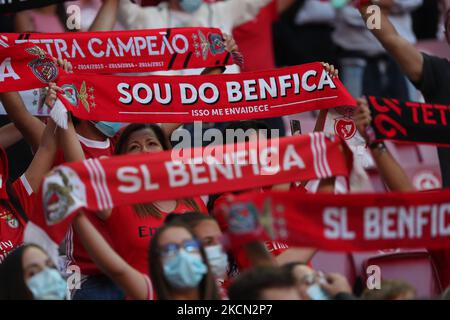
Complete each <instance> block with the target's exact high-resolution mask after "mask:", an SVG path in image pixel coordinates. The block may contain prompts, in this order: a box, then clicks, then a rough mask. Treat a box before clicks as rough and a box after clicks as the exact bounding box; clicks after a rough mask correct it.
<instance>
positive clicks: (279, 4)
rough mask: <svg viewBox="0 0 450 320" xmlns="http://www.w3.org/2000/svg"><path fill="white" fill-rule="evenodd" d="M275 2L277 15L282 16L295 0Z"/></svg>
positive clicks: (278, 0)
mask: <svg viewBox="0 0 450 320" xmlns="http://www.w3.org/2000/svg"><path fill="white" fill-rule="evenodd" d="M276 1H277V11H278V14H282V13H283V12H284V11H286V10H287V9H289V8H290V6H292V5H293V4H294V3H295V2H296V0H276Z"/></svg>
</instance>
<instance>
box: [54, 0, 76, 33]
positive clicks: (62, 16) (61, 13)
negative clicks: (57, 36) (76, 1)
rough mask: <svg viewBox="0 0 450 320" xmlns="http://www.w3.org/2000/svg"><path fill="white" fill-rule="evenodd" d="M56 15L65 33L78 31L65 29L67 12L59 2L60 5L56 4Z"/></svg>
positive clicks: (67, 17)
mask: <svg viewBox="0 0 450 320" xmlns="http://www.w3.org/2000/svg"><path fill="white" fill-rule="evenodd" d="M56 15H57V16H58V20H59V22H60V23H61V25H62V26H63V28H64V30H65V31H66V32H73V31H78V30H75V29H73V30H71V29H68V28H67V24H66V22H67V20H68V19H69V16H68V15H67V11H66V7H65V6H64V3H62V2H61V3H58V4H56Z"/></svg>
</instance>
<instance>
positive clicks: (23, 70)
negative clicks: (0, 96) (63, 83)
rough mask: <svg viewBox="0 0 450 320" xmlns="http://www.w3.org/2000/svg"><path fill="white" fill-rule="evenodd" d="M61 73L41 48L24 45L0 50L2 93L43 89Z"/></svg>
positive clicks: (0, 88) (0, 90) (0, 84)
mask: <svg viewBox="0 0 450 320" xmlns="http://www.w3.org/2000/svg"><path fill="white" fill-rule="evenodd" d="M0 39H1V38H0ZM0 44H1V41H0ZM61 72H63V71H62V70H61V69H60V68H59V67H58V66H57V64H56V63H55V61H54V60H53V58H52V57H50V56H48V55H47V54H46V53H45V51H43V50H41V49H40V48H39V47H36V46H33V45H30V44H24V45H18V46H13V47H9V48H6V49H0V92H9V91H21V90H28V89H34V88H43V87H46V86H47V85H48V83H49V82H54V81H55V80H56V78H57V77H58V76H59V75H60V74H61Z"/></svg>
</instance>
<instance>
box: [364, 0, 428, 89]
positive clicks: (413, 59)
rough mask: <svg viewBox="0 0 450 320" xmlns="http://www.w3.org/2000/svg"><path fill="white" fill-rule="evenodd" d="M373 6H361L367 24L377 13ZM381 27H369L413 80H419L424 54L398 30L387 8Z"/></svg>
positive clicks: (389, 0) (381, 17)
mask: <svg viewBox="0 0 450 320" xmlns="http://www.w3.org/2000/svg"><path fill="white" fill-rule="evenodd" d="M392 1H393V0H380V3H381V4H382V3H384V2H392ZM370 8H371V6H361V8H360V12H361V15H362V17H363V19H364V20H365V21H366V24H367V25H369V24H370V23H369V24H368V23H367V22H368V20H369V19H373V15H374V14H376V13H375V12H374V11H371V9H370ZM380 19H381V20H380V21H381V23H380V28H379V29H377V28H369V30H370V31H371V32H372V34H373V35H374V36H375V37H376V38H377V39H378V41H379V42H380V43H381V44H382V46H383V47H384V48H385V49H386V51H387V52H389V53H390V54H391V55H392V57H393V58H394V59H395V60H396V61H397V63H398V64H399V65H400V67H401V68H402V70H403V72H404V73H405V74H406V75H407V76H408V78H409V79H410V80H411V81H412V82H415V83H417V82H419V81H420V79H421V78H422V73H423V56H422V54H421V53H420V52H419V50H417V49H416V48H415V47H414V45H412V44H411V43H409V42H408V41H407V40H406V39H404V38H403V37H402V36H400V34H399V33H398V32H397V30H396V29H395V27H394V26H393V25H392V23H391V22H390V21H389V19H388V16H387V13H386V11H385V10H381V16H380Z"/></svg>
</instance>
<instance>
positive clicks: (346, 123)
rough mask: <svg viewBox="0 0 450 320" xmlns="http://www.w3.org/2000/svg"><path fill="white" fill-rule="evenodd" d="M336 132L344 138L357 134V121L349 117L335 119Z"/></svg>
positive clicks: (347, 138)
mask: <svg viewBox="0 0 450 320" xmlns="http://www.w3.org/2000/svg"><path fill="white" fill-rule="evenodd" d="M334 132H335V133H336V134H337V135H338V136H340V137H341V138H342V139H345V140H349V139H351V138H353V136H354V135H355V134H356V125H355V122H354V121H353V119H351V118H347V117H341V118H337V119H334Z"/></svg>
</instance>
